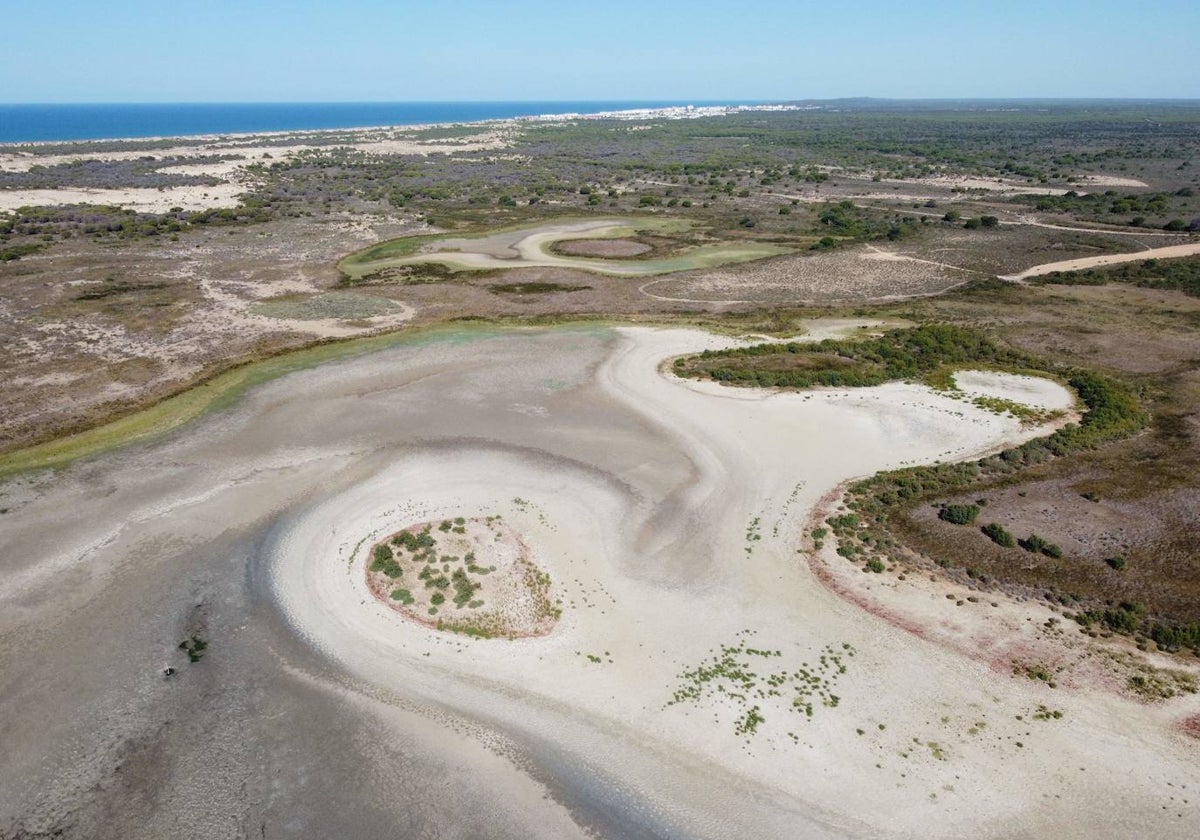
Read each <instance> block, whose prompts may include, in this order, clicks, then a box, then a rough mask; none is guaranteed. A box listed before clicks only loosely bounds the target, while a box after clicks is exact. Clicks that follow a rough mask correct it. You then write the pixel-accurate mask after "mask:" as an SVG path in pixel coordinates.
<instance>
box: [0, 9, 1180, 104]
mask: <svg viewBox="0 0 1200 840" xmlns="http://www.w3.org/2000/svg"><path fill="white" fill-rule="evenodd" d="M6 19H7V23H8V24H9V25H8V31H9V32H10V33H11V34H12V36H13V37H11V38H10V41H11V43H9V44H6V49H5V51H4V52H3V54H0V79H3V80H4V81H0V102H4V103H7V104H92V103H120V104H125V103H156V104H163V103H172V104H174V103H193V102H195V103H271V102H288V103H290V102H296V103H301V102H303V103H313V102H514V101H547V102H549V101H606V100H608V101H612V100H619V101H634V100H659V101H663V100H671V101H674V100H687V99H697V100H701V99H702V100H707V101H714V100H757V101H785V100H810V99H842V98H857V97H862V96H871V97H878V98H885V99H1093V98H1098V99H1194V98H1197V97H1198V96H1200V83H1198V82H1197V79H1198V78H1200V72H1197V71H1198V70H1200V58H1198V52H1197V50H1196V49H1195V45H1194V33H1195V32H1197V31H1200V6H1198V5H1197V4H1194V3H1189V2H1182V0H1165V2H1160V3H1156V4H1154V5H1153V6H1147V7H1144V8H1134V7H1131V6H1129V5H1128V4H1125V3H1119V2H1116V1H1115V0H1096V2H1081V0H1065V2H1061V3H1056V4H1043V3H1033V2H1029V1H1028V0H1019V1H1018V2H1015V3H1012V4H1009V5H1007V6H1006V7H1004V8H1002V9H997V8H996V7H994V6H991V5H986V6H985V5H984V4H962V3H949V2H942V0H937V2H926V3H923V4H921V5H920V6H916V7H908V6H904V7H901V6H897V5H895V4H889V3H883V2H877V1H876V2H865V3H862V4H858V5H857V6H855V7H853V8H849V9H836V10H835V9H830V8H826V7H824V6H822V5H817V4H809V3H785V2H779V0H767V2H762V3H758V4H755V6H754V8H753V9H749V10H742V11H740V12H739V13H738V14H736V15H731V14H730V13H729V10H728V8H727V7H726V6H724V5H723V4H720V5H719V4H713V3H705V2H698V3H686V4H685V3H680V2H665V3H660V4H639V3H633V2H629V0H613V2H611V3H608V4H606V5H605V7H604V9H603V11H602V13H598V12H597V11H596V10H595V9H594V8H591V7H582V6H580V7H571V6H567V7H562V6H560V5H556V4H553V3H549V2H547V0H523V2H516V3H509V4H504V5H503V6H501V5H500V4H489V3H484V2H480V1H479V0H460V2H457V3H453V4H438V5H436V6H434V5H429V6H425V5H418V4H393V3H386V2H382V0H362V1H361V2H359V3H357V4H354V6H353V11H352V12H348V11H346V10H345V8H344V7H340V8H333V7H326V6H324V5H321V6H313V5H309V6H305V7H303V8H300V9H297V8H296V7H295V6H294V5H292V4H284V3H280V2H264V3H260V4H255V5H253V6H246V5H244V4H237V3H233V2H231V0H213V2H209V3H206V4H203V5H202V6H195V7H183V6H169V7H163V6H160V5H156V4H151V3H148V2H142V0H114V2H113V3H109V4H105V5H103V6H94V7H92V6H85V7H80V6H79V5H78V4H75V3H68V2H64V0H47V2H43V3H39V4H36V5H33V4H30V5H25V6H20V7H14V8H13V9H11V10H10V11H9V12H8V14H7V16H6ZM98 32H102V33H104V36H103V37H97V36H96V33H98ZM748 44H753V45H754V48H753V49H752V50H748V49H747V45H748ZM48 56H49V57H52V58H53V60H47V57H48Z"/></svg>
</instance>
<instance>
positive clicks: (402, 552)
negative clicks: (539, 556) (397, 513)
mask: <svg viewBox="0 0 1200 840" xmlns="http://www.w3.org/2000/svg"><path fill="white" fill-rule="evenodd" d="M366 575H367V586H368V588H369V589H370V590H371V593H372V594H373V595H374V596H375V597H376V598H377V599H378V600H379V601H381V602H382V603H384V604H387V605H388V606H389V607H390V608H391V609H393V610H395V611H396V612H398V613H400V614H401V615H403V616H404V617H405V618H408V619H410V620H412V621H416V622H418V623H419V624H423V625H425V626H426V627H432V628H435V629H437V630H444V631H447V632H451V633H462V634H464V635H468V636H475V637H477V638H484V639H492V638H508V639H515V638H527V637H531V636H544V635H545V634H547V633H549V632H550V631H551V630H553V629H554V626H555V624H557V623H558V619H559V617H560V616H561V615H562V609H561V608H560V607H559V606H558V604H557V602H556V601H554V600H553V599H552V597H551V593H550V576H549V575H548V574H546V573H545V572H543V571H542V570H541V569H539V568H538V566H537V564H535V563H534V562H533V560H532V558H531V556H530V551H529V548H528V547H527V546H526V545H525V543H524V541H523V540H522V539H521V537H520V535H519V534H518V533H517V532H516V531H515V530H513V529H512V528H511V527H509V526H508V524H507V523H505V522H504V521H503V520H502V519H501V517H500V516H499V515H496V516H487V517H484V518H473V519H465V518H463V517H461V516H460V517H457V518H455V519H443V520H442V521H441V522H439V523H437V524H434V523H431V522H426V523H419V524H416V525H410V526H408V527H407V528H405V529H404V530H401V531H397V532H396V533H394V534H391V535H390V536H388V537H387V538H385V539H383V540H381V541H380V542H377V543H375V544H374V545H373V546H372V547H371V553H370V562H369V563H368V565H367V572H366Z"/></svg>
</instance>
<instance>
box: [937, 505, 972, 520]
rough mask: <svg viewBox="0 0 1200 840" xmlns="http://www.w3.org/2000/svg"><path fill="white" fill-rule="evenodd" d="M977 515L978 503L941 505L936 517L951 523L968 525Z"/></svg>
mask: <svg viewBox="0 0 1200 840" xmlns="http://www.w3.org/2000/svg"><path fill="white" fill-rule="evenodd" d="M977 516H979V506H978V505H943V506H942V509H941V510H939V511H938V519H941V520H942V521H944V522H949V523H951V524H953V525H970V524H971V523H972V522H974V521H975V517H977Z"/></svg>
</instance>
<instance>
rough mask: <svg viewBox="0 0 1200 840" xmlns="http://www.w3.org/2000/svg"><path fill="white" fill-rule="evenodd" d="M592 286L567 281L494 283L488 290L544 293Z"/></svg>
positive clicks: (584, 289) (494, 292) (513, 292)
mask: <svg viewBox="0 0 1200 840" xmlns="http://www.w3.org/2000/svg"><path fill="white" fill-rule="evenodd" d="M591 288H592V287H591V286H572V285H568V284H566V283H493V284H492V285H490V286H488V291H490V292H491V293H492V294H496V295H544V294H549V293H550V292H568V293H570V292H585V291H587V290H589V289H591Z"/></svg>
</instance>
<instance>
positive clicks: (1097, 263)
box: [1000, 242, 1200, 280]
mask: <svg viewBox="0 0 1200 840" xmlns="http://www.w3.org/2000/svg"><path fill="white" fill-rule="evenodd" d="M1197 254H1200V242H1189V243H1187V244H1185V245H1167V246H1166V247H1163V248H1147V249H1146V250H1144V251H1135V252H1133V253H1131V254H1105V255H1103V256H1099V257H1081V258H1080V259H1075V260H1062V261H1061V262H1052V263H1043V264H1041V265H1035V266H1033V267H1032V268H1027V269H1025V270H1024V271H1020V272H1017V273H1016V274H1008V275H1004V276H1003V277H1001V278H1000V279H1002V280H1025V279H1026V278H1029V277H1041V276H1042V275H1044V274H1051V273H1053V272H1055V271H1081V270H1083V269H1086V268H1102V267H1104V266H1106V265H1119V264H1121V263H1127V262H1139V261H1141V260H1165V259H1172V258H1176V257H1194V256H1196V255H1197Z"/></svg>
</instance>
